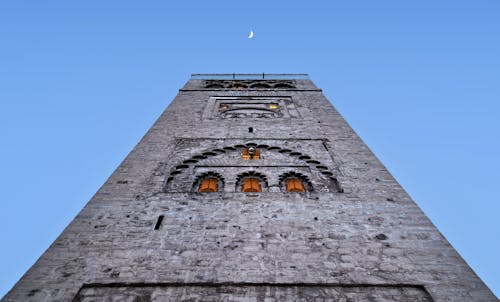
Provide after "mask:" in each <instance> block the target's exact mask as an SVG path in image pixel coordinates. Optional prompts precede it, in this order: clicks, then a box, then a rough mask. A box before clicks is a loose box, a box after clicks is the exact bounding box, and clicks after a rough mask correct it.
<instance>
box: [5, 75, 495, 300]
mask: <svg viewBox="0 0 500 302" xmlns="http://www.w3.org/2000/svg"><path fill="white" fill-rule="evenodd" d="M2 301H85V302H90V301H136V302H137V301H241V302H242V301H481V302H485V301H497V299H496V298H495V296H494V295H493V293H492V292H491V291H490V290H489V289H488V288H487V287H486V285H485V284H484V283H483V282H482V281H481V280H480V279H479V278H478V277H477V276H476V275H475V273H474V272H473V271H472V270H471V269H470V268H469V266H468V265H467V264H466V263H465V262H464V261H463V260H462V258H461V257H460V256H459V255H458V254H457V252H456V251H455V250H454V249H453V247H451V246H450V244H449V243H448V242H447V241H446V239H445V238H443V236H442V235H441V234H440V233H439V231H438V230H437V229H436V228H435V227H434V226H433V225H432V223H431V222H430V221H429V219H428V218H427V217H426V216H425V215H424V214H423V213H422V211H421V210H420V209H419V208H418V207H417V205H416V204H415V203H414V202H413V201H412V200H411V199H410V197H409V196H408V195H407V194H406V193H405V191H404V190H403V188H401V186H400V185H399V184H398V183H397V182H396V180H395V179H394V178H393V177H392V176H391V175H390V174H389V172H388V171H387V170H386V169H385V168H384V166H383V165H382V164H381V163H380V162H379V161H378V160H377V158H376V157H375V156H374V155H373V154H372V152H371V151H370V150H369V149H368V147H367V146H366V145H365V144H364V143H363V142H362V141H361V139H360V138H359V137H358V136H357V135H356V133H354V131H353V130H352V129H351V128H350V127H349V125H348V124H347V123H346V122H345V121H344V119H343V118H342V117H341V116H340V115H339V114H338V112H337V111H336V110H335V109H334V108H333V107H332V105H331V104H330V103H329V102H328V100H327V99H326V98H325V97H324V96H323V94H322V92H321V90H320V89H318V88H317V87H316V86H315V85H314V84H313V83H312V82H311V81H310V80H309V79H308V78H307V76H306V75H262V74H261V75H249V74H246V75H239V74H233V75H193V76H192V78H191V79H190V80H189V81H188V82H187V83H186V85H185V86H184V87H183V88H182V89H181V90H180V92H179V94H178V95H177V97H176V98H175V99H174V100H173V102H172V103H171V104H170V106H169V107H168V108H167V110H165V112H164V113H163V114H162V115H161V116H160V118H159V119H158V120H157V121H156V123H155V124H154V125H153V126H152V128H151V129H150V130H149V131H148V133H147V134H146V135H145V136H144V138H143V139H142V140H141V141H140V143H139V144H138V145H137V146H136V147H135V148H134V149H133V150H132V152H131V153H130V154H129V155H128V156H127V158H126V159H125V160H124V161H123V162H122V164H121V165H120V166H119V167H118V168H117V169H116V171H115V172H114V173H113V174H112V175H111V177H110V178H109V179H108V180H107V182H106V183H105V184H104V185H103V186H102V188H101V189H100V190H99V191H98V192H97V193H96V195H95V196H94V197H93V198H92V199H91V200H90V202H89V203H88V204H87V205H86V206H85V208H84V209H83V210H82V211H81V212H80V213H79V214H78V216H77V217H76V218H75V219H74V220H73V222H72V223H71V224H70V225H69V226H68V227H67V228H66V229H65V230H64V232H63V233H62V234H61V235H60V236H59V238H58V239H57V240H56V241H55V242H54V243H53V244H52V245H51V246H50V248H49V249H48V250H47V251H46V252H45V253H44V254H43V255H42V256H41V257H40V259H39V260H38V261H37V262H36V263H35V264H34V265H33V267H32V268H31V269H30V270H29V271H28V272H27V273H26V274H25V275H24V276H23V277H22V278H21V280H20V281H19V282H18V283H17V284H16V285H15V286H14V288H13V289H12V290H11V291H10V292H9V293H8V294H7V295H6V296H5V297H4V298H3V300H2Z"/></svg>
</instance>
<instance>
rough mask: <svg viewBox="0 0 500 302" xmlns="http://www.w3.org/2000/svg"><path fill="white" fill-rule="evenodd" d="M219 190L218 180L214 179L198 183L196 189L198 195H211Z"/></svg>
mask: <svg viewBox="0 0 500 302" xmlns="http://www.w3.org/2000/svg"><path fill="white" fill-rule="evenodd" d="M218 189H219V185H218V179H217V178H215V177H206V178H204V179H203V180H202V181H201V182H200V186H199V187H198V192H200V193H212V192H217V191H218Z"/></svg>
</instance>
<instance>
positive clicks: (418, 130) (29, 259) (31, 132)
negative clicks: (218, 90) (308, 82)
mask: <svg viewBox="0 0 500 302" xmlns="http://www.w3.org/2000/svg"><path fill="white" fill-rule="evenodd" d="M174 3H175V4H174ZM251 29H253V30H254V32H255V38H254V39H252V40H249V39H248V38H247V36H248V33H249V31H250V30H251ZM198 72H199V73H214V72H215V73H217V72H221V73H224V72H230V73H232V72H268V73H272V72H279V73H282V72H283V73H287V72H290V73H292V72H304V73H309V74H310V76H311V78H312V80H313V81H314V82H315V83H316V84H317V85H318V86H320V87H321V88H322V89H324V92H325V94H326V95H327V97H328V98H329V99H330V100H331V101H332V102H333V104H334V105H335V106H336V108H337V109H338V110H339V111H340V113H341V114H343V115H344V117H345V118H346V119H347V121H348V122H349V123H350V124H351V125H352V127H353V128H354V129H355V130H356V131H357V132H358V134H359V135H360V136H361V137H362V138H363V139H364V141H365V142H366V143H367V144H368V145H369V146H370V148H371V149H372V150H373V151H374V152H375V154H377V156H378V157H379V158H380V159H381V160H382V162H383V163H384V164H385V165H386V166H387V167H388V169H389V170H390V171H391V172H392V173H393V174H394V176H395V177H396V178H397V179H398V180H399V182H400V183H401V184H402V185H403V187H405V189H406V190H407V191H408V192H409V194H410V195H411V196H412V197H413V198H414V199H415V200H416V202H417V203H418V204H419V205H420V207H421V208H422V209H423V210H424V211H425V213H426V214H427V215H428V216H429V217H430V218H431V219H432V221H433V222H434V223H435V225H436V226H437V227H438V228H439V230H440V231H441V232H442V233H443V234H444V235H445V236H446V238H447V239H448V240H449V241H450V242H451V243H452V244H453V246H454V247H455V248H456V249H457V250H458V251H459V253H460V254H461V255H462V256H463V257H464V258H465V260H466V261H467V262H468V263H469V264H470V265H471V266H472V268H473V269H474V270H475V271H476V273H477V274H478V275H479V276H480V277H481V278H482V279H483V280H484V281H485V282H486V283H487V284H488V285H489V287H490V288H491V289H492V290H493V291H494V292H495V293H496V294H497V296H498V295H499V293H500V260H499V255H500V223H499V222H498V220H499V213H500V200H499V199H500V198H499V195H500V194H499V193H498V192H497V190H498V189H499V187H500V184H499V181H500V177H499V176H500V157H499V155H500V135H499V132H500V121H499V116H500V105H499V98H500V2H499V1H496V0H495V1H494V0H492V1H481V0H478V1H460V0H458V1H457V0H454V1H322V2H318V1H310V2H306V1H297V2H291V1H234V0H233V1H198V2H192V1H175V2H174V1H79V2H77V1H60V2H55V1H2V2H1V4H0V102H1V107H0V108H1V110H0V131H1V148H0V186H1V192H2V198H1V203H0V235H1V237H0V238H1V246H2V248H1V250H0V297H1V296H3V295H4V294H5V293H6V291H7V290H8V289H10V288H11V286H12V285H13V284H14V283H15V282H16V281H17V280H18V279H19V278H20V277H21V276H22V274H23V273H24V272H25V271H26V270H27V269H28V268H29V267H30V266H31V265H32V264H33V263H34V262H35V260H36V259H37V258H38V257H39V256H40V255H41V254H42V253H43V251H44V250H45V249H46V248H48V246H49V245H50V244H51V243H52V241H53V240H54V239H56V237H57V236H58V235H59V234H60V232H61V231H62V230H63V228H64V227H65V226H66V225H67V224H68V223H69V222H70V221H71V220H72V218H73V217H74V216H75V215H76V214H77V213H78V211H79V210H80V209H81V208H82V207H83V206H84V205H85V203H86V202H87V201H88V200H89V199H90V197H91V196H92V195H93V194H94V193H95V191H96V190H97V189H98V188H99V187H100V186H101V185H102V184H103V183H104V181H105V180H106V179H107V177H108V176H109V175H110V174H111V173H112V172H113V170H114V169H115V168H116V167H117V166H118V164H119V163H120V162H121V160H123V159H124V157H125V156H126V155H127V154H128V152H129V151H130V150H131V149H132V148H133V147H134V145H135V144H136V143H137V142H138V141H139V139H140V138H141V137H142V135H143V134H144V133H145V132H146V131H147V129H148V128H149V127H150V126H151V124H152V123H153V122H154V121H155V119H156V118H157V117H158V115H159V114H160V113H161V111H162V110H164V109H165V107H166V106H167V105H168V103H169V102H170V100H172V99H173V98H174V96H175V95H176V93H177V90H178V89H179V88H180V87H181V86H182V85H183V84H184V83H185V81H187V80H188V77H189V75H190V74H191V73H198Z"/></svg>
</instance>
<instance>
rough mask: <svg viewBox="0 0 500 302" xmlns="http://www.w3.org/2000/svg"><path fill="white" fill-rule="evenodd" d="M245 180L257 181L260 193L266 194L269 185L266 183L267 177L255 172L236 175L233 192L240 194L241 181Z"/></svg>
mask: <svg viewBox="0 0 500 302" xmlns="http://www.w3.org/2000/svg"><path fill="white" fill-rule="evenodd" d="M246 178H255V179H258V180H259V183H260V186H261V190H262V191H261V192H267V191H268V188H269V183H268V181H267V176H266V175H264V174H262V173H260V172H257V171H247V172H243V173H240V174H238V176H237V177H236V187H235V192H242V185H243V181H244V180H245V179H246Z"/></svg>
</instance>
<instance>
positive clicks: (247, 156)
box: [241, 147, 260, 160]
mask: <svg viewBox="0 0 500 302" xmlns="http://www.w3.org/2000/svg"><path fill="white" fill-rule="evenodd" d="M241 158H243V160H251V159H260V151H259V149H256V148H252V147H250V148H246V149H244V150H243V152H242V153H241Z"/></svg>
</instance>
